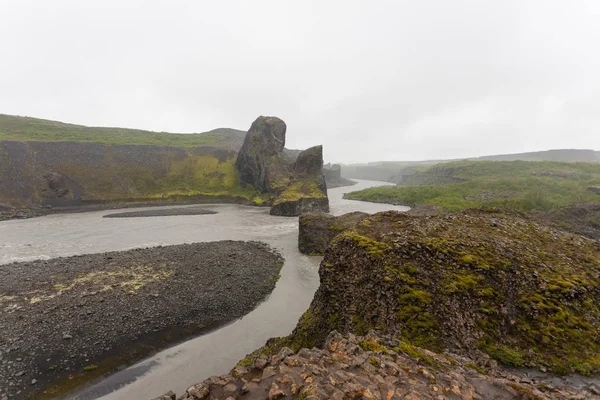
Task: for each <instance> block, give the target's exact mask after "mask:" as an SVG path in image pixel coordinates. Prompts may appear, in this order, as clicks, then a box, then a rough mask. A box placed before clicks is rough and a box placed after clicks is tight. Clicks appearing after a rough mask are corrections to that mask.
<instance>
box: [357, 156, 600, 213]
mask: <svg viewBox="0 0 600 400" xmlns="http://www.w3.org/2000/svg"><path fill="white" fill-rule="evenodd" d="M420 173H421V174H422V175H423V176H425V177H435V178H437V179H438V180H442V178H452V179H457V180H464V182H461V183H449V184H442V185H424V186H402V187H400V186H396V187H381V188H372V189H365V190H361V191H358V192H352V193H349V194H347V195H346V198H347V199H353V200H366V201H375V202H389V203H399V204H408V205H433V206H441V207H443V208H444V209H447V210H461V209H465V208H469V207H480V206H489V207H510V208H514V209H517V210H523V211H529V210H551V209H555V208H558V207H561V206H567V205H570V204H575V203H582V202H583V203H587V202H600V196H598V195H596V194H593V193H591V192H590V191H588V190H587V188H588V187H589V186H600V164H595V163H559V162H549V161H542V162H532V161H506V162H505V161H468V162H453V163H444V164H437V165H435V166H433V167H429V168H426V169H424V170H422V171H420Z"/></svg>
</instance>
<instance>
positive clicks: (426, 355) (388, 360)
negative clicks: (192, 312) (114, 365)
mask: <svg viewBox="0 0 600 400" xmlns="http://www.w3.org/2000/svg"><path fill="white" fill-rule="evenodd" d="M261 353H262V354H261ZM487 361H488V362H487V364H486V366H485V368H483V367H479V366H477V365H476V364H475V363H474V361H472V360H470V359H468V358H464V357H460V356H458V355H454V354H436V353H433V352H431V351H428V350H425V349H421V348H418V347H414V346H411V345H409V344H408V343H406V342H401V341H399V340H398V339H395V338H392V337H391V336H377V335H376V334H374V333H373V332H370V333H369V334H368V335H367V336H365V337H361V336H355V335H353V334H348V335H347V336H346V337H344V336H342V335H340V334H339V333H337V332H335V331H334V332H331V333H330V334H329V336H328V337H327V339H326V341H325V344H324V345H323V348H322V349H318V348H313V349H306V348H304V349H301V350H299V351H298V352H297V353H294V352H293V351H292V350H291V349H289V348H287V347H284V348H282V349H281V350H279V352H278V353H276V354H272V355H270V354H269V346H268V345H267V347H265V348H263V349H262V351H260V352H257V353H256V354H254V355H253V356H250V357H249V358H247V359H246V360H243V361H242V363H240V365H238V366H237V367H236V368H235V369H234V370H233V371H232V373H231V374H230V375H224V376H218V377H217V376H214V377H211V378H209V379H206V380H205V381H203V382H201V383H198V384H196V385H194V386H191V387H190V388H188V390H187V391H186V393H184V394H183V395H182V396H180V397H179V398H178V399H179V400H202V399H213V400H218V399H223V400H230V399H244V400H245V399H248V400H263V399H269V400H274V399H291V398H296V399H335V400H343V399H390V400H392V399H406V400H409V399H412V400H417V399H422V400H426V399H427V400H443V399H454V400H457V399H463V400H476V399H481V400H488V399H496V400H505V399H506V400H508V399H527V400H546V399H573V400H574V399H582V400H583V399H592V398H597V397H598V396H599V395H600V386H598V385H596V384H595V383H594V382H593V381H592V380H589V382H586V383H585V384H584V385H583V386H582V387H581V388H574V387H569V386H561V385H556V384H554V383H550V380H548V381H545V380H543V379H542V380H540V379H531V378H528V377H525V376H523V375H522V374H521V375H517V374H513V373H509V372H506V371H502V370H500V369H498V368H497V366H496V363H494V362H491V361H490V360H487ZM176 398H177V397H176V395H175V393H173V392H169V393H166V394H165V395H163V396H160V397H157V398H156V399H154V400H175V399H176Z"/></svg>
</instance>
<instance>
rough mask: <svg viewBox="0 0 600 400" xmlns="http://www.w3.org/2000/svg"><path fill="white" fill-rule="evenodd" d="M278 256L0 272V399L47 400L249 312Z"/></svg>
mask: <svg viewBox="0 0 600 400" xmlns="http://www.w3.org/2000/svg"><path fill="white" fill-rule="evenodd" d="M282 265H283V259H282V258H281V256H280V255H279V254H277V253H275V252H273V251H272V250H271V249H270V248H269V247H267V246H266V245H264V244H261V243H256V242H235V241H221V242H211V243H196V244H184V245H177V246H165V247H155V248H148V249H138V250H130V251H123V252H110V253H101V254H91V255H84V256H75V257H68V258H58V259H52V260H40V261H33V262H21V263H13V264H7V265H1V266H0V399H4V398H10V399H23V398H35V399H45V398H55V397H56V396H59V395H61V394H64V393H66V392H69V391H70V390H72V389H74V388H76V387H78V386H81V385H82V384H84V383H86V382H88V381H90V380H92V379H94V378H97V377H99V376H102V375H104V374H107V373H110V372H112V371H114V370H115V369H117V368H119V367H121V366H123V365H126V364H130V363H132V362H135V361H137V360H138V359H140V358H143V357H145V356H147V355H148V354H149V353H152V352H156V351H158V350H161V349H163V348H165V347H167V346H168V345H170V344H173V343H174V342H177V341H181V340H184V339H186V338H188V337H190V336H192V335H197V334H199V333H202V332H205V331H207V330H210V329H214V328H215V327H217V326H220V325H223V324H225V323H227V322H230V321H232V320H234V319H236V318H239V317H241V316H243V315H245V314H247V313H248V312H250V311H251V310H252V309H253V308H254V307H256V305H257V304H259V303H260V302H261V301H262V300H263V299H264V298H265V297H266V296H267V295H268V294H269V293H270V292H271V291H272V290H273V288H274V287H275V282H276V281H277V279H278V277H279V270H280V268H281V266H282Z"/></svg>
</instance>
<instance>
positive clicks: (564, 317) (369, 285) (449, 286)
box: [289, 209, 600, 374]
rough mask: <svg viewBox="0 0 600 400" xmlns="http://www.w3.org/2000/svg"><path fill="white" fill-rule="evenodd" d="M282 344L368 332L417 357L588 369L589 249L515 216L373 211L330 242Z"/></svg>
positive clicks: (596, 269) (599, 314)
mask: <svg viewBox="0 0 600 400" xmlns="http://www.w3.org/2000/svg"><path fill="white" fill-rule="evenodd" d="M319 274H320V278H321V286H320V288H319V290H318V291H317V293H316V295H315V299H314V300H313V303H312V304H311V307H310V309H309V310H308V311H307V313H306V314H305V315H304V316H303V318H302V319H301V321H300V323H299V324H298V326H297V328H296V329H295V331H294V333H293V334H292V335H291V336H290V338H289V340H290V341H291V342H292V343H298V344H302V345H309V346H310V345H318V344H320V343H322V341H323V340H324V339H325V336H326V335H327V333H328V332H330V331H331V330H332V329H336V330H338V331H340V332H352V331H353V332H356V331H358V330H360V331H362V332H364V331H367V330H369V329H379V330H382V331H385V332H388V333H392V334H394V335H397V336H400V337H401V338H402V339H404V340H406V341H408V342H410V343H412V344H414V345H417V346H420V347H424V348H428V349H430V350H434V351H442V350H444V349H450V350H452V351H453V352H457V353H463V354H465V355H469V356H473V357H477V355H478V353H479V352H485V353H487V354H488V355H490V356H491V357H492V358H494V359H496V360H498V361H500V362H501V363H504V364H508V365H514V366H532V367H545V368H548V369H552V370H553V371H555V372H570V371H577V372H580V373H582V374H592V373H597V372H598V371H600V356H599V355H600V333H599V331H598V326H600V244H598V243H597V242H594V241H591V240H588V239H585V238H583V237H580V236H575V235H570V234H567V233H565V232H562V231H560V230H557V229H554V228H552V227H549V226H546V225H543V224H541V223H538V222H535V221H534V220H532V219H530V218H529V217H527V216H526V215H524V214H520V213H517V212H511V211H499V210H479V209H474V210H466V211H461V212H458V213H449V214H444V215H437V216H411V215H406V214H403V213H397V212H386V213H379V214H376V215H374V216H372V217H370V218H368V219H367V220H365V221H363V222H361V223H359V224H358V225H357V226H356V227H354V228H352V229H350V230H347V231H345V232H343V233H342V234H340V235H338V236H337V237H336V238H335V239H334V240H333V243H332V244H331V245H330V247H329V249H328V250H327V253H326V254H325V258H324V260H323V263H322V264H321V268H320V271H319Z"/></svg>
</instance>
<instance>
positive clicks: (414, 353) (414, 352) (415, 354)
mask: <svg viewBox="0 0 600 400" xmlns="http://www.w3.org/2000/svg"><path fill="white" fill-rule="evenodd" d="M394 351H395V352H396V353H404V354H406V355H408V356H409V357H411V358H414V359H419V360H422V361H423V362H425V363H426V364H429V365H431V366H432V367H439V366H440V365H439V363H438V362H437V361H435V360H434V359H432V358H431V357H428V356H427V355H425V353H423V352H422V351H421V350H419V349H418V348H416V347H415V346H413V345H412V344H410V343H408V342H402V343H400V346H398V347H395V348H394Z"/></svg>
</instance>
